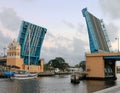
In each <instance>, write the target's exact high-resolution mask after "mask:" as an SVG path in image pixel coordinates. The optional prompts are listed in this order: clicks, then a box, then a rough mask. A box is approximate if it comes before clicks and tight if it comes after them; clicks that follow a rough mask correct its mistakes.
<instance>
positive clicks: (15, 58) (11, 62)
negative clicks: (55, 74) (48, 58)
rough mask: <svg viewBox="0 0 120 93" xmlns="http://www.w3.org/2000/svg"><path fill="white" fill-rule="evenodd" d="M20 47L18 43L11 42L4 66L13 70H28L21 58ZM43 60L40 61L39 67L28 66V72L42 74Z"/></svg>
mask: <svg viewBox="0 0 120 93" xmlns="http://www.w3.org/2000/svg"><path fill="white" fill-rule="evenodd" d="M20 55H21V46H20V44H19V43H18V42H16V41H15V40H13V42H11V43H10V44H9V46H8V52H7V62H6V65H7V66H10V67H13V68H15V69H23V70H28V65H26V64H24V59H23V58H21V56H20ZM43 67H44V60H43V59H41V60H40V62H39V65H33V64H30V66H29V71H30V72H43V69H44V68H43Z"/></svg>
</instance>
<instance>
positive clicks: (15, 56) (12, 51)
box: [6, 40, 24, 69]
mask: <svg viewBox="0 0 120 93" xmlns="http://www.w3.org/2000/svg"><path fill="white" fill-rule="evenodd" d="M20 49H21V47H20V44H19V43H17V42H16V41H15V40H13V42H11V43H10V44H9V46H8V52H7V63H6V65H7V66H11V67H12V66H14V67H18V68H19V69H22V66H23V65H24V62H23V58H21V57H20V54H21V52H20Z"/></svg>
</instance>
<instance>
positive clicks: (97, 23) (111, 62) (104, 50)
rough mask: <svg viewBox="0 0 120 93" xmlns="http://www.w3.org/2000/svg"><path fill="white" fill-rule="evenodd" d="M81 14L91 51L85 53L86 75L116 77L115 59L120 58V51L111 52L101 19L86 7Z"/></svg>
mask: <svg viewBox="0 0 120 93" xmlns="http://www.w3.org/2000/svg"><path fill="white" fill-rule="evenodd" d="M82 14H83V16H84V17H85V21H86V25H87V30H88V36H89V45H90V51H91V54H88V55H86V71H87V73H88V77H98V78H101V77H102V78H107V77H112V78H116V61H118V60H120V53H119V52H118V53H113V52H111V43H110V40H109V38H108V34H107V31H106V27H105V25H104V22H103V20H102V19H99V18H97V17H95V16H94V15H93V14H91V13H90V12H88V10H87V8H84V9H83V10H82ZM95 71H96V72H95ZM100 71H101V73H99V74H98V72H100Z"/></svg>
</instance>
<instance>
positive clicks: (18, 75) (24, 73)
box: [10, 29, 38, 79]
mask: <svg viewBox="0 0 120 93" xmlns="http://www.w3.org/2000/svg"><path fill="white" fill-rule="evenodd" d="M28 49H29V55H28V59H29V60H28V70H17V71H16V72H15V73H14V76H12V77H10V78H11V79H35V78H37V76H38V73H30V72H29V70H30V29H29V48H28Z"/></svg>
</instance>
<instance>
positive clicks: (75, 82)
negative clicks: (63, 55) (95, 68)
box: [71, 74, 80, 84]
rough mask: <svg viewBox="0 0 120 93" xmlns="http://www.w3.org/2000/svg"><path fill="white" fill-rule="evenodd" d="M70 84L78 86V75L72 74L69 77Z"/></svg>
mask: <svg viewBox="0 0 120 93" xmlns="http://www.w3.org/2000/svg"><path fill="white" fill-rule="evenodd" d="M71 83H74V84H78V83H80V79H79V75H78V74H72V75H71Z"/></svg>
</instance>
